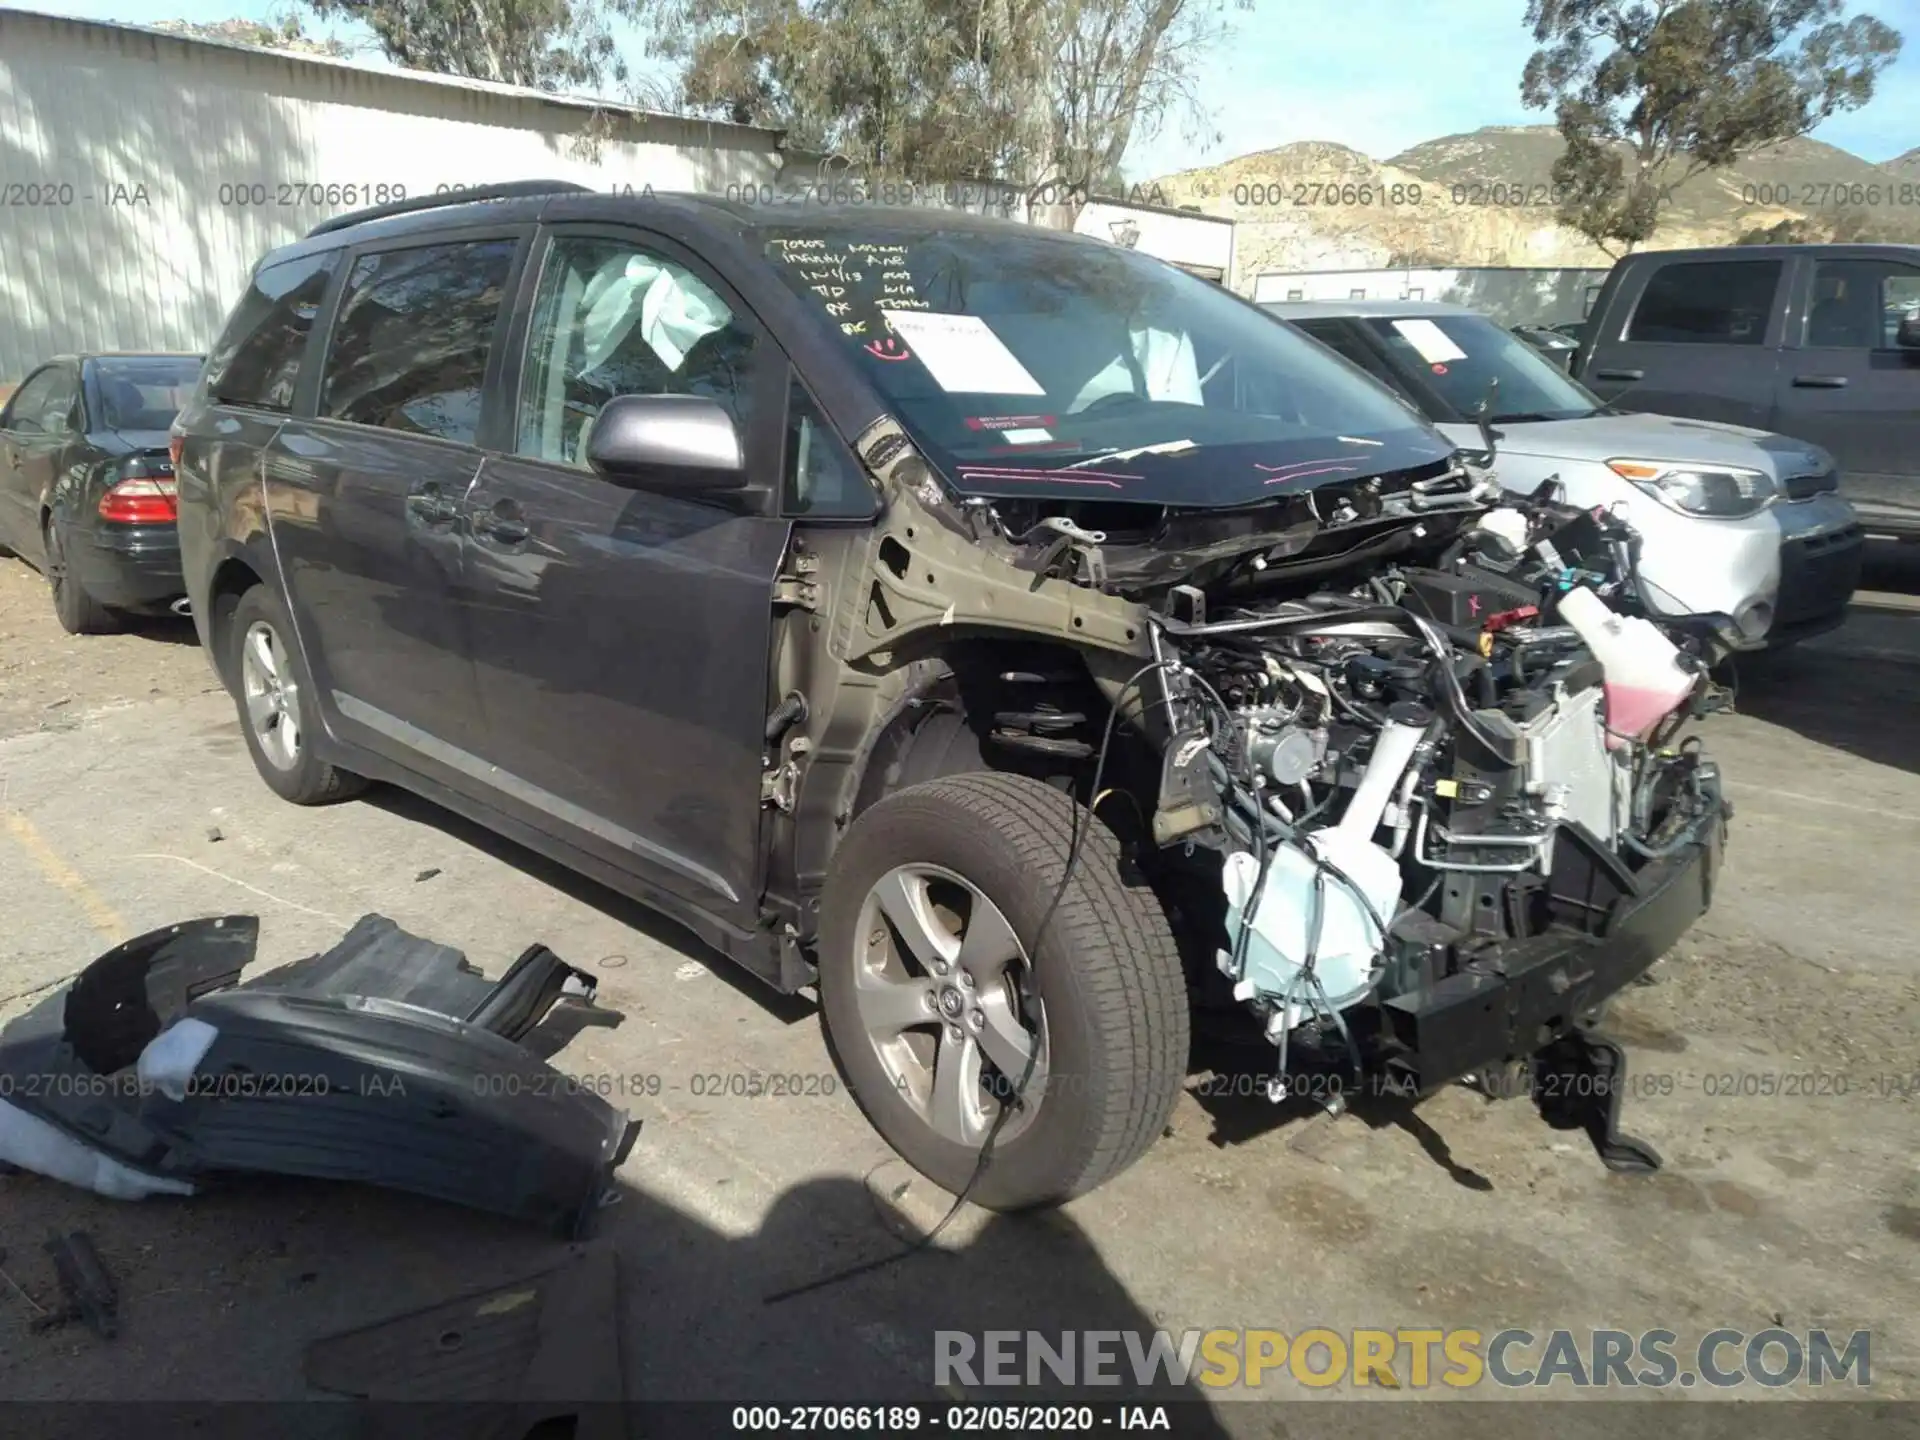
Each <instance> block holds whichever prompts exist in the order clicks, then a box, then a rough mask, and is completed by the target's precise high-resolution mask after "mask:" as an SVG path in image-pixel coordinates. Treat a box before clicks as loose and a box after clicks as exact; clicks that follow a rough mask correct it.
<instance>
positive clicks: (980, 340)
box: [880, 310, 1047, 395]
mask: <svg viewBox="0 0 1920 1440" xmlns="http://www.w3.org/2000/svg"><path fill="white" fill-rule="evenodd" d="M880 313H881V314H882V315H884V316H886V317H887V322H888V323H889V324H890V325H892V326H893V333H894V334H896V335H898V336H899V337H900V338H901V339H902V340H904V341H906V343H907V348H908V349H909V350H911V351H913V353H914V354H915V355H917V356H918V357H919V359H920V363H921V364H922V365H924V366H926V367H927V371H928V373H929V374H931V375H932V376H933V378H934V380H935V382H936V383H937V384H938V385H939V386H940V388H941V389H942V390H951V391H960V392H966V393H969V394H979V395H1044V394H1046V393H1047V392H1046V391H1045V390H1043V389H1041V387H1040V382H1039V381H1038V380H1035V379H1034V378H1033V376H1032V375H1030V374H1028V373H1027V367H1026V366H1024V365H1022V364H1021V363H1020V361H1019V360H1018V359H1017V358H1016V357H1015V356H1014V353H1013V352H1012V351H1011V350H1009V349H1008V348H1007V347H1006V343H1005V342H1004V341H1003V340H1001V338H1000V337H999V336H998V335H996V334H994V333H993V331H992V330H991V329H990V328H988V326H987V322H986V321H984V320H982V319H981V318H980V317H979V316H978V315H940V314H936V313H935V312H934V311H931V310H882V311H881V312H880Z"/></svg>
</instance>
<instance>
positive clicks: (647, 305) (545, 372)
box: [516, 236, 755, 467]
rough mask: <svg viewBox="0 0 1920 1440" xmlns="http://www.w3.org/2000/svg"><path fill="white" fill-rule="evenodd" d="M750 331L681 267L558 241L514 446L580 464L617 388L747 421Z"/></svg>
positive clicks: (623, 246) (588, 240)
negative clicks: (681, 399)
mask: <svg viewBox="0 0 1920 1440" xmlns="http://www.w3.org/2000/svg"><path fill="white" fill-rule="evenodd" d="M754 338H755V337H754V331H753V330H752V329H751V328H750V327H749V325H748V324H747V323H746V322H744V321H743V320H741V319H740V318H738V317H736V316H735V315H734V313H733V311H732V310H731V309H730V308H729V307H728V305H727V304H726V302H725V301H723V300H722V299H721V298H720V297H719V296H718V295H717V294H715V293H714V291H713V290H712V289H711V288H710V287H709V286H708V285H707V284H706V283H705V282H704V281H702V280H701V279H700V277H699V276H697V275H695V274H694V273H693V272H692V271H691V270H689V269H687V268H686V267H685V266H683V265H680V264H677V263H675V262H674V261H672V260H669V259H667V258H665V257H664V256H661V255H658V254H655V253H653V252H651V251H649V250H648V249H646V248H645V247H644V246H642V245H640V244H638V243H636V242H634V241H631V240H616V239H606V238H601V237H587V236H572V237H569V236H560V237H558V238H556V239H555V240H554V242H553V244H552V246H551V247H550V248H549V249H548V251H547V259H546V263H545V265H544V266H543V267H542V269H541V272H540V289H539V293H538V295H537V296H536V297H535V299H534V306H533V320H532V324H531V326H530V328H529V330H528V335H527V363H526V366H525V371H524V373H523V374H522V376H521V380H520V417H519V425H518V427H517V435H518V441H517V447H516V448H517V449H518V450H519V452H520V454H522V455H527V456H531V457H533V458H535V459H539V460H551V461H553V462H555V463H556V464H561V465H578V466H583V467H584V466H585V464H586V459H585V457H586V449H587V443H586V442H587V432H588V430H590V429H591V428H592V426H593V421H594V417H595V416H597V415H598V414H599V413H600V407H601V406H603V405H605V404H606V403H607V401H609V400H611V399H613V398H614V397H615V396H618V395H706V396H709V397H711V398H712V399H714V400H717V401H719V402H720V404H722V405H724V406H725V407H726V408H727V411H728V412H729V413H730V414H731V415H732V416H733V421H734V425H735V426H736V427H737V429H738V430H739V433H740V439H741V443H742V444H743V445H744V444H745V443H746V439H747V435H748V433H749V430H750V428H751V425H750V421H751V415H750V414H749V406H750V404H751V401H752V386H753V361H754Z"/></svg>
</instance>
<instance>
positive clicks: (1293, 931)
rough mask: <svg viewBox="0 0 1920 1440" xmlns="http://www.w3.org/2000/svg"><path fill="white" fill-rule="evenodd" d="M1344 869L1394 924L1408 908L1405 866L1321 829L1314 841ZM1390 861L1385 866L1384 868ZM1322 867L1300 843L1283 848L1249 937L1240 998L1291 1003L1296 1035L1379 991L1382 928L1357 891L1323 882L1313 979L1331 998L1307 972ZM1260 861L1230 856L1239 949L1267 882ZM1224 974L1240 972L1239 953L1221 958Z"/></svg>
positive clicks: (1231, 915)
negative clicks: (1256, 896) (1259, 883)
mask: <svg viewBox="0 0 1920 1440" xmlns="http://www.w3.org/2000/svg"><path fill="white" fill-rule="evenodd" d="M1308 843H1309V844H1314V845H1315V846H1316V848H1318V849H1320V850H1321V853H1322V854H1323V855H1324V856H1325V858H1326V859H1328V860H1330V861H1332V862H1333V863H1334V864H1335V865H1338V866H1339V867H1340V869H1341V870H1343V871H1344V872H1345V873H1346V874H1347V875H1348V876H1349V877H1350V878H1351V879H1352V880H1353V882H1354V885H1356V886H1358V887H1359V889H1360V890H1361V891H1362V892H1363V893H1365V894H1366V897H1367V902H1368V903H1369V904H1371V905H1372V907H1373V910H1374V911H1375V912H1377V913H1378V914H1379V915H1380V916H1381V917H1382V918H1383V919H1387V920H1391V918H1392V916H1393V913H1394V910H1395V908H1396V907H1397V906H1398V905H1399V903H1400V867H1399V866H1398V865H1396V864H1394V863H1393V860H1392V858H1391V857H1390V856H1388V854H1387V853H1386V851H1384V850H1381V849H1380V848H1379V847H1378V846H1375V845H1370V844H1368V843H1367V842H1365V841H1360V842H1357V843H1356V842H1353V841H1351V840H1348V839H1347V838H1346V837H1345V836H1337V834H1336V832H1334V831H1332V830H1323V831H1320V832H1319V833H1318V834H1317V835H1316V836H1314V837H1313V839H1312V840H1310V841H1309V842H1308ZM1381 861H1384V862H1385V864H1381V863H1380V862H1381ZM1318 868H1319V866H1318V865H1316V864H1315V863H1314V860H1313V857H1312V856H1311V855H1309V854H1307V852H1306V851H1305V850H1304V849H1301V848H1300V847H1298V846H1294V845H1285V844H1282V845H1278V846H1276V847H1275V849H1274V853H1273V858H1272V860H1271V861H1270V862H1269V864H1268V866H1267V881H1266V885H1265V887H1264V888H1263V890H1262V892H1261V896H1260V903H1259V905H1258V906H1256V907H1254V912H1253V933H1252V934H1251V935H1249V936H1247V939H1246V952H1245V955H1246V970H1245V972H1244V974H1242V975H1241V976H1240V977H1239V983H1238V984H1237V985H1236V986H1235V989H1234V993H1235V994H1236V995H1237V996H1238V997H1239V998H1240V999H1242V1000H1251V999H1254V998H1255V997H1256V996H1258V997H1259V998H1261V999H1264V1000H1268V1001H1270V1002H1273V1003H1274V1004H1275V1005H1276V1006H1278V1005H1279V1004H1280V1002H1281V1001H1283V1000H1284V1001H1285V1002H1286V1005H1285V1009H1284V1011H1282V1012H1281V1013H1283V1014H1284V1015H1285V1017H1286V1019H1285V1021H1284V1027H1285V1028H1286V1029H1288V1030H1291V1029H1293V1027H1294V1026H1296V1025H1299V1024H1301V1023H1302V1022H1304V1021H1306V1020H1309V1019H1312V1018H1313V1017H1314V1016H1316V1015H1324V1014H1325V1013H1326V1011H1327V1008H1328V1007H1329V1006H1331V1007H1332V1008H1333V1009H1335V1010H1344V1009H1346V1008H1347V1007H1348V1006H1349V1005H1352V1004H1354V1003H1355V1002H1357V1001H1359V1000H1361V999H1362V998H1364V997H1365V995H1366V994H1367V991H1368V990H1369V989H1370V988H1371V984H1372V978H1373V961H1374V956H1376V955H1377V954H1379V952H1380V946H1381V943H1382V941H1381V935H1380V927H1379V925H1378V924H1376V923H1375V921H1374V919H1373V916H1372V915H1371V914H1369V913H1368V910H1367V906H1366V905H1363V904H1362V903H1361V901H1360V899H1359V897H1358V896H1357V895H1355V894H1354V891H1353V888H1352V887H1350V886H1348V885H1346V884H1343V883H1342V882H1340V881H1337V880H1335V879H1333V878H1332V877H1331V876H1328V877H1325V878H1324V879H1323V888H1322V890H1321V906H1322V911H1321V920H1320V944H1319V946H1318V948H1317V949H1316V950H1315V952H1314V962H1313V973H1314V975H1315V976H1317V977H1318V979H1319V981H1320V986H1321V988H1322V989H1324V990H1325V992H1326V993H1325V996H1324V997H1323V996H1322V995H1321V993H1320V990H1316V989H1315V988H1314V987H1313V986H1312V985H1311V984H1310V983H1309V982H1308V981H1306V980H1305V979H1304V978H1303V977H1302V976H1301V973H1300V970H1301V966H1302V964H1303V962H1304V961H1305V959H1306V955H1307V949H1308V944H1309V942H1310V940H1311V938H1312V937H1311V934H1310V932H1309V928H1308V927H1309V921H1310V920H1311V918H1312V913H1313V911H1312V907H1313V877H1314V872H1315V871H1316V870H1317V869H1318ZM1259 873H1260V862H1259V861H1258V860H1256V859H1255V858H1254V857H1253V856H1252V855H1250V854H1248V853H1247V852H1246V851H1244V850H1238V851H1235V852H1234V853H1233V854H1231V855H1229V856H1228V857H1227V862H1226V869H1225V873H1224V874H1223V875H1222V876H1221V883H1222V886H1223V888H1224V889H1225V890H1226V894H1227V938H1228V940H1229V941H1230V942H1232V943H1233V944H1235V945H1238V943H1239V940H1240V932H1241V930H1242V929H1243V928H1244V926H1245V919H1244V917H1245V915H1246V911H1247V902H1248V901H1249V900H1250V899H1251V898H1252V896H1253V887H1254V882H1255V881H1256V880H1257V879H1258V878H1259ZM1220 968H1221V969H1222V970H1224V971H1226V972H1227V973H1228V974H1232V973H1233V970H1232V955H1231V953H1223V954H1222V955H1221V967H1220Z"/></svg>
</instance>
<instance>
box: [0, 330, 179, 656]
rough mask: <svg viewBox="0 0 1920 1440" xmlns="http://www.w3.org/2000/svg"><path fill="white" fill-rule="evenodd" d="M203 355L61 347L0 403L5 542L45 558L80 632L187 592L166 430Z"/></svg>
mask: <svg viewBox="0 0 1920 1440" xmlns="http://www.w3.org/2000/svg"><path fill="white" fill-rule="evenodd" d="M200 359H201V357H200V356H198V355H180V354H142V355H134V354H120V355H63V356H60V357H59V358H57V359H54V360H50V361H48V362H47V363H46V364H45V365H42V366H41V367H40V368H39V369H38V370H35V371H34V372H33V373H32V374H31V375H29V376H28V377H27V378H26V380H25V381H23V382H22V383H21V385H20V388H19V389H18V390H16V391H14V392H13V397H12V399H10V400H9V401H8V402H7V405H6V408H5V409H4V410H0V547H4V548H0V553H4V551H5V550H6V549H10V550H12V551H13V552H14V553H15V554H17V555H19V556H20V558H21V559H23V560H26V561H28V562H29V563H30V564H34V565H38V566H39V567H40V569H41V570H42V571H43V572H44V573H45V574H46V577H47V580H48V582H49V583H50V584H51V586H52V589H53V608H54V612H55V613H56V614H57V615H58V616H59V617H60V623H61V624H62V625H63V626H65V627H66V628H67V629H68V630H69V631H71V632H72V633H74V634H76V635H88V634H98V633H100V632H102V631H106V630H112V629H114V628H115V627H116V625H117V624H118V621H119V617H120V616H121V614H123V613H128V612H132V613H152V612H154V611H157V610H163V609H166V608H168V607H169V606H170V605H172V604H173V602H175V601H176V600H178V599H179V598H180V597H181V596H182V595H184V594H185V593H186V587H185V586H184V585H183V584H182V583H181V580H180V538H179V533H178V530H177V527H176V524H175V509H174V489H173V459H172V456H171V455H170V453H169V451H168V436H167V429H168V427H169V426H171V425H172V424H173V417H174V415H175V413H176V412H177V411H178V410H179V408H180V404H181V402H182V401H183V400H185V398H186V396H187V392H188V391H190V390H191V389H192V388H193V385H194V382H195V380H196V379H197V378H198V377H199V373H200Z"/></svg>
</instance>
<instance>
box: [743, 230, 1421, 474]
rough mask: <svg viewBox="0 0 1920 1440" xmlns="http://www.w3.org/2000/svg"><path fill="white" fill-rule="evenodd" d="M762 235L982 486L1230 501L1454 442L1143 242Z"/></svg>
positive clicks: (925, 438)
mask: <svg viewBox="0 0 1920 1440" xmlns="http://www.w3.org/2000/svg"><path fill="white" fill-rule="evenodd" d="M766 253H767V254H768V256H769V257H770V258H771V259H772V260H773V262H774V266H775V269H777V270H778V271H779V273H780V274H781V276H782V277H783V279H784V280H785V281H786V283H787V284H788V285H790V286H791V287H792V288H793V289H794V290H795V291H796V292H797V293H798V294H799V295H800V296H801V297H802V298H803V299H804V300H806V301H808V302H809V304H810V307H811V308H812V309H813V310H814V312H815V314H816V315H817V316H818V318H819V319H820V320H821V322H822V323H823V326H824V327H826V328H828V329H829V330H830V331H831V333H832V334H834V335H835V336H836V337H837V338H838V339H839V342H840V343H842V344H844V345H845V346H847V347H848V348H849V349H850V350H851V351H852V352H853V353H854V354H855V355H856V356H857V357H858V359H859V361H860V363H861V364H862V365H863V367H864V368H865V370H866V372H867V374H868V375H869V376H870V377H871V378H872V381H873V383H874V385H875V386H876V387H877V388H878V389H879V391H880V392H881V394H882V395H883V396H884V398H885V399H886V400H887V401H888V402H889V404H890V406H891V407H892V408H893V410H894V412H895V413H896V414H897V415H898V416H899V418H900V420H901V422H902V423H903V424H904V425H905V426H906V427H907V429H908V431H909V432H910V433H911V434H912V435H913V437H914V439H915V441H916V443H917V444H919V445H920V447H921V448H922V449H923V450H924V451H926V452H927V453H928V455H929V458H931V459H932V460H933V461H934V462H935V463H936V464H938V465H940V466H941V468H942V469H944V470H946V471H947V473H948V474H949V476H950V477H952V478H953V479H954V480H955V483H956V484H958V485H959V486H960V488H962V489H964V490H970V491H972V492H973V493H976V494H990V493H1001V494H1031V493H1036V491H1035V490H1034V489H1033V488H1032V487H1033V485H1034V484H1041V485H1042V486H1043V487H1044V486H1045V485H1046V484H1049V483H1058V484H1071V485H1078V486H1084V487H1089V488H1090V489H1091V488H1099V489H1105V490H1107V491H1109V492H1115V491H1117V492H1121V493H1118V494H1112V493H1110V494H1109V496H1108V498H1112V499H1121V498H1125V499H1135V500H1143V501H1152V502H1155V503H1166V504H1182V503H1188V504H1207V505H1215V504H1227V503H1236V502H1239V501H1245V500H1257V499H1260V498H1262V497H1263V496H1270V495H1272V494H1274V493H1275V489H1274V488H1270V487H1277V488H1280V489H1285V488H1289V487H1291V486H1293V485H1295V484H1296V483H1299V484H1306V485H1309V486H1310V485H1311V484H1312V483H1317V481H1318V480H1319V479H1320V478H1322V477H1326V478H1333V477H1342V478H1353V477H1358V476H1364V475H1374V474H1381V473H1385V472H1387V471H1390V470H1395V469H1402V468H1409V467H1412V466H1419V465H1426V464H1431V463H1434V462H1436V461H1440V460H1444V459H1446V458H1447V456H1448V454H1449V453H1450V452H1449V449H1448V447H1447V445H1446V442H1445V441H1443V440H1441V439H1440V438H1439V437H1438V436H1437V435H1435V434H1434V433H1433V432H1432V431H1431V430H1430V429H1429V428H1428V426H1427V425H1426V424H1425V422H1424V421H1423V420H1422V419H1421V418H1420V417H1419V415H1418V414H1417V413H1415V411H1414V410H1413V409H1412V407H1411V406H1408V405H1406V404H1405V403H1404V402H1402V401H1401V400H1400V399H1398V397H1396V396H1394V395H1393V394H1392V393H1390V392H1389V391H1387V390H1386V389H1385V388H1383V387H1381V386H1380V385H1378V384H1376V383H1375V382H1374V381H1372V380H1371V379H1370V378H1368V377H1367V376H1365V375H1363V374H1361V373H1360V372H1359V371H1358V370H1356V369H1354V368H1353V367H1350V366H1348V365H1346V364H1344V363H1342V362H1341V361H1339V360H1337V359H1334V358H1333V357H1331V356H1329V355H1328V354H1327V353H1326V351H1325V350H1323V349H1322V348H1321V347H1320V346H1318V345H1316V344H1314V343H1313V342H1312V341H1310V340H1308V339H1306V338H1305V337H1304V336H1302V335H1300V334H1298V333H1296V332H1294V331H1293V330H1290V329H1289V328H1288V327H1286V326H1284V325H1278V324H1275V323H1274V322H1273V321H1272V320H1271V319H1269V318H1268V317H1267V316H1265V315H1263V314H1262V313H1261V312H1260V311H1258V310H1256V309H1254V308H1252V307H1251V306H1249V305H1246V304H1245V303H1244V302H1242V301H1240V300H1238V299H1236V298H1234V297H1233V296H1232V295H1231V294H1229V293H1228V292H1226V291H1223V290H1221V289H1220V288H1219V287H1218V286H1216V285H1214V284H1212V283H1210V282H1208V281H1206V280H1202V279H1198V278H1196V277H1194V276H1191V275H1187V274H1185V273H1183V272H1181V271H1179V270H1176V269H1174V268H1173V267H1172V266H1169V265H1163V264H1161V263H1160V262H1159V261H1156V260H1152V259H1149V258H1147V257H1145V256H1141V255H1137V254H1135V253H1133V252H1132V251H1129V250H1124V249H1120V248H1117V247H1116V248H1108V247H1105V246H1101V245H1096V244H1090V243H1087V242H1084V241H1078V242H1076V241H1070V240H1065V239H1063V238H1062V237H1060V236H1057V235H1054V234H1051V233H1050V232H1045V231H1035V232H1031V233H1027V232H1022V231H998V230H986V229H972V228H959V227H956V228H954V229H952V230H943V229H938V228H930V227H927V226H925V225H918V226H910V225H902V226H900V227H898V228H889V227H888V226H886V225H885V224H884V222H880V223H875V224H872V225H850V224H844V223H843V224H840V225H826V224H822V225H818V226H815V227H806V226H804V225H794V226H791V227H783V228H780V229H778V230H774V231H771V232H769V239H768V242H767V247H766ZM1043 477H1045V478H1044V479H1043ZM1080 493H1088V491H1087V490H1082V491H1081V492H1080Z"/></svg>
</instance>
